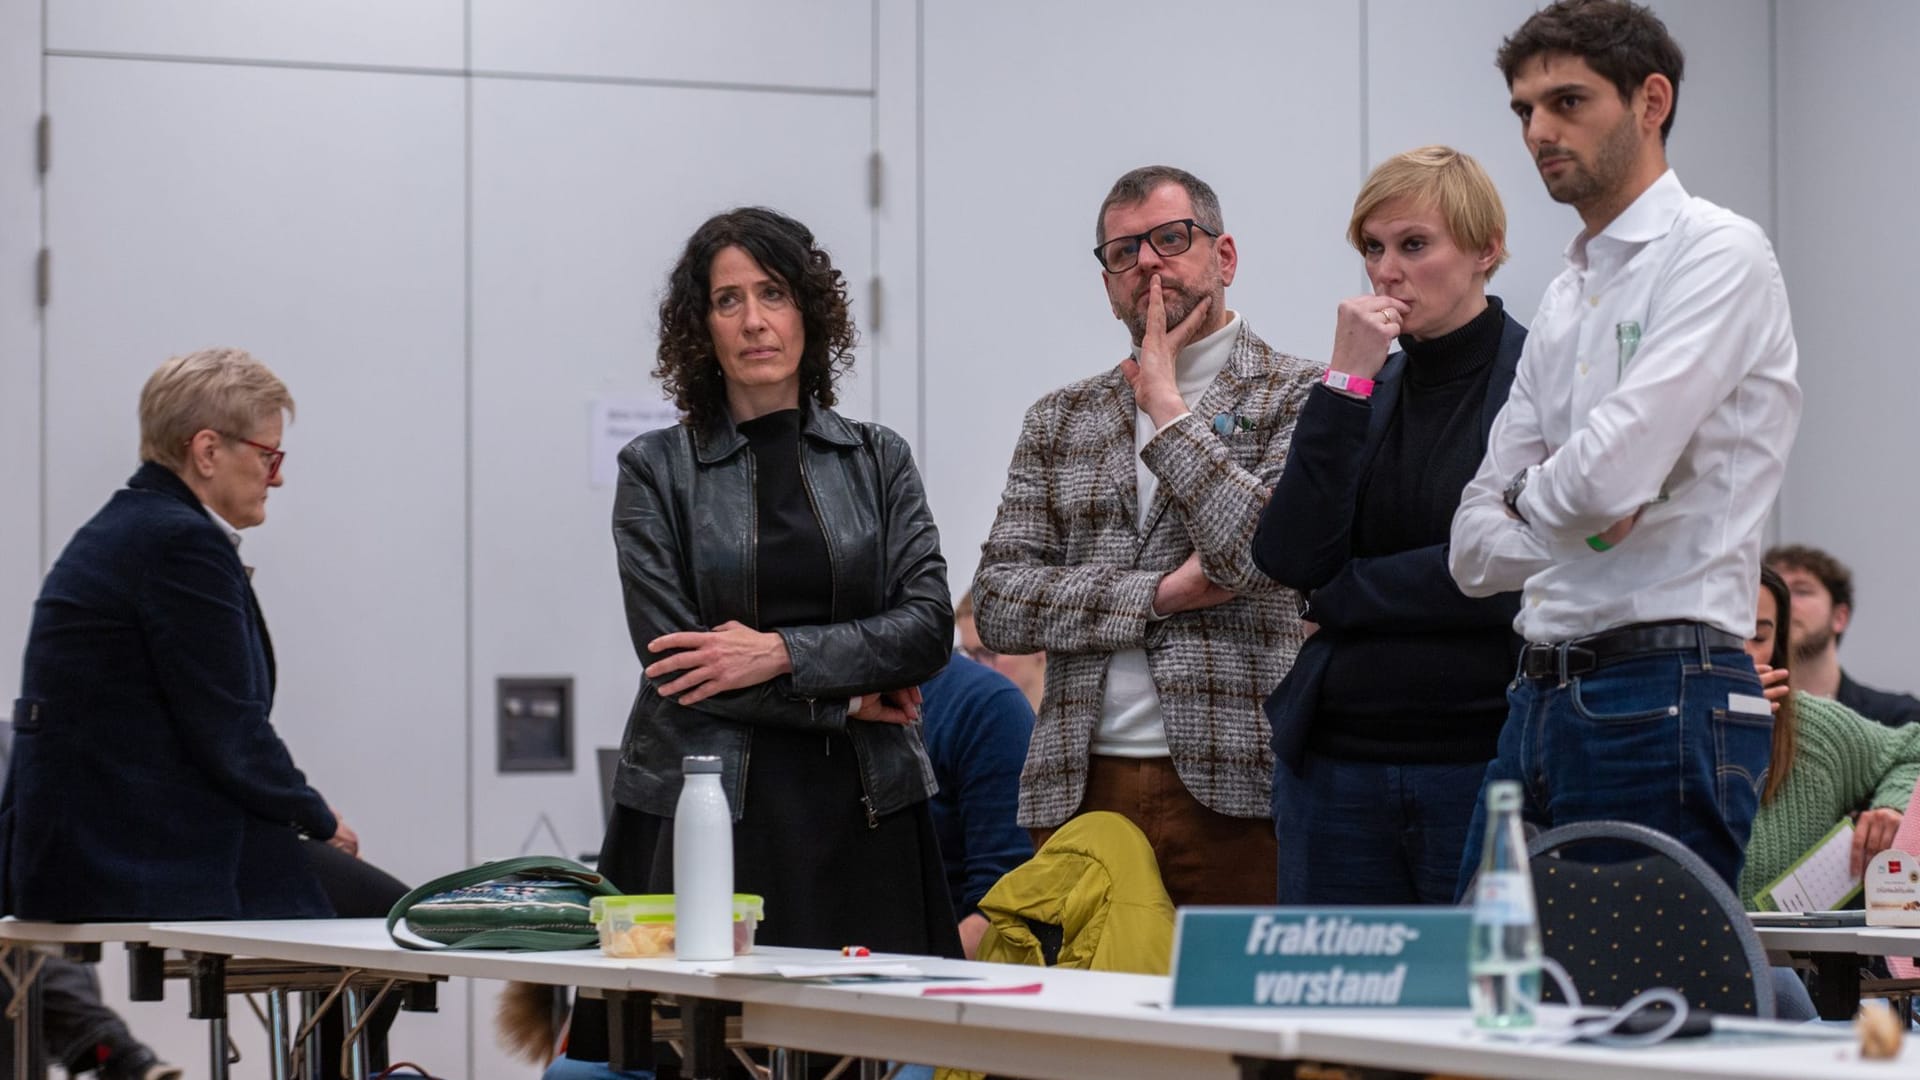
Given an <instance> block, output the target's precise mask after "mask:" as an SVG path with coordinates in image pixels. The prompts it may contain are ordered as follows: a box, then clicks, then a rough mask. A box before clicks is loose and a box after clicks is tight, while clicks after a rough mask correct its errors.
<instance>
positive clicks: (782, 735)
mask: <svg viewBox="0 0 1920 1080" xmlns="http://www.w3.org/2000/svg"><path fill="white" fill-rule="evenodd" d="M850 722H851V723H862V722H863V721H858V720H855V721H850ZM860 798H861V786H860V773H859V766H858V762H857V759H856V758H855V757H854V750H853V744H852V742H851V741H850V740H849V739H848V738H847V736H846V735H845V734H843V733H831V734H830V733H825V732H818V731H793V730H788V729H783V728H756V729H754V731H753V743H752V750H751V752H750V754H749V756H748V768H747V777H746V797H745V802H744V805H743V806H742V808H741V809H742V814H741V816H740V819H739V820H738V821H736V822H735V823H734V826H733V867H734V869H733V888H734V891H735V892H741V893H754V894H757V895H759V896H761V897H764V898H765V900H766V918H765V920H764V921H763V922H761V924H760V929H759V932H758V934H757V936H756V938H755V941H756V942H757V943H758V944H762V945H790V946H797V947H801V948H813V949H838V948H840V947H842V946H845V945H864V946H866V947H867V948H869V949H872V950H873V951H874V952H895V953H912V954H916V955H921V956H945V957H951V958H955V959H957V958H959V957H960V955H961V950H960V936H959V931H958V928H957V927H956V925H955V920H954V914H953V904H952V901H951V900H950V899H949V898H948V895H947V885H946V871H945V868H944V867H943V865H942V863H941V861H940V846H939V842H938V841H937V840H935V838H934V831H933V818H932V816H931V814H930V813H929V811H928V808H927V803H926V802H924V801H922V802H918V803H915V804H913V805H912V806H909V807H907V808H905V809H903V810H900V811H898V812H896V813H893V814H888V815H886V816H884V817H880V818H878V819H876V820H875V821H874V822H872V823H871V824H870V823H869V822H868V821H867V814H866V808H865V807H864V806H863V805H862V804H861V802H860ZM600 871H601V873H603V874H605V875H607V877H608V879H610V880H611V881H612V882H613V883H614V885H616V886H618V887H619V888H620V890H621V891H622V892H629V893H670V892H672V891H673V820H672V819H671V818H664V817H658V816H656V815H653V814H649V813H645V812H643V811H640V810H633V809H629V808H627V807H624V806H622V807H616V808H615V809H614V812H613V818H612V820H611V821H609V822H608V823H607V836H606V840H605V843H604V844H603V845H602V847H601V850H600Z"/></svg>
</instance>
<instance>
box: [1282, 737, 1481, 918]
mask: <svg viewBox="0 0 1920 1080" xmlns="http://www.w3.org/2000/svg"><path fill="white" fill-rule="evenodd" d="M1486 769H1487V766H1486V763H1485V762H1480V761H1476V762H1472V763H1469V764H1465V765H1394V764H1383V763H1379V762H1371V761H1346V760H1342V759H1339V758H1330V757H1325V756H1323V755H1319V754H1315V753H1312V752H1311V751H1309V752H1308V753H1307V754H1306V755H1305V757H1304V758H1303V759H1302V761H1301V763H1300V771H1299V772H1298V773H1295V772H1294V771H1293V770H1291V769H1288V768H1287V767H1286V766H1284V765H1282V766H1280V767H1279V768H1277V769H1275V770H1274V778H1273V826H1274V831H1275V833H1276V834H1277V835H1278V837H1279V840H1280V875H1279V877H1280V902H1281V903H1282V904H1369V905H1379V904H1450V903H1452V902H1453V897H1454V892H1455V886H1456V884H1457V881H1456V878H1457V877H1458V875H1459V872H1460V853H1461V851H1462V850H1463V849H1464V848H1465V846H1466V840H1467V825H1468V822H1469V821H1470V820H1471V819H1472V817H1473V808H1474V806H1475V804H1476V803H1477V802H1478V800H1479V798H1480V778H1481V776H1482V774H1484V773H1485V772H1486Z"/></svg>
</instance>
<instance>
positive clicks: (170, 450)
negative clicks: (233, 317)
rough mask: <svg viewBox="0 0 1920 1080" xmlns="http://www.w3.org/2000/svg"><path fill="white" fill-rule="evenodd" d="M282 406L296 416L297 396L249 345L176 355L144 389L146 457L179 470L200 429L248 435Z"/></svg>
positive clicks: (142, 420) (143, 447) (142, 432)
mask: <svg viewBox="0 0 1920 1080" xmlns="http://www.w3.org/2000/svg"><path fill="white" fill-rule="evenodd" d="M282 410H284V411H285V412H286V414H287V415H288V416H289V417H291V416H292V415H293V395H292V394H289V393H288V392H287V387H286V384H285V383H283V382H281V381H280V379H279V378H278V377H277V376H275V375H274V373H273V372H272V371H270V370H268V369H267V365H265V364H263V363H261V362H260V361H258V360H255V359H254V358H253V356H252V355H251V354H250V353H248V352H247V351H246V350H245V349H202V350H200V351H199V352H195V353H188V354H187V355H185V356H176V357H174V358H172V359H171V360H168V361H167V362H166V363H164V364H161V365H160V367H159V368H158V369H157V370H156V371H154V373H153V375H152V376H151V377H149V378H148V379H147V385H146V387H145V389H143V390H141V391H140V460H142V461H151V462H154V463H155V464H158V465H165V466H166V467H168V468H170V469H174V470H176V471H177V470H179V469H181V468H183V467H185V465H186V463H187V444H188V443H189V442H191V441H192V440H193V437H194V436H195V435H196V434H198V433H200V432H202V431H206V430H209V429H211V430H213V431H217V432H220V433H221V434H223V435H228V436H232V437H235V438H245V437H246V436H248V435H250V434H252V433H253V431H254V429H255V428H256V427H258V426H259V425H260V423H261V422H263V421H264V420H265V419H266V418H267V417H269V416H272V415H274V414H275V413H278V412H280V411H282Z"/></svg>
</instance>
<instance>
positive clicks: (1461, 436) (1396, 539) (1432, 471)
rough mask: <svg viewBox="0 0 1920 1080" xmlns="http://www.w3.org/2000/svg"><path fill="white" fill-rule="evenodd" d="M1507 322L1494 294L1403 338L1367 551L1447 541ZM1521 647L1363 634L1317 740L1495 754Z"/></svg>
mask: <svg viewBox="0 0 1920 1080" xmlns="http://www.w3.org/2000/svg"><path fill="white" fill-rule="evenodd" d="M1505 326H1506V320H1505V317H1504V314H1503V312H1502V310H1501V303H1500V299H1499V297H1494V296H1490V297H1488V298H1487V308H1486V310H1485V311H1483V312H1481V313H1480V314H1479V315H1476V316H1474V317H1473V318H1472V319H1471V320H1469V321H1468V322H1467V323H1466V324H1465V325H1464V326H1461V327H1460V328H1459V329H1457V330H1454V331H1453V332H1452V333H1449V334H1445V335H1442V336H1441V337H1437V338H1432V339H1430V340H1427V341H1414V340H1412V339H1411V338H1407V337H1402V338H1401V339H1400V347H1401V348H1402V349H1403V350H1404V351H1405V352H1406V354H1407V364H1406V368H1405V372H1404V374H1402V375H1401V377H1400V393H1399V395H1398V397H1397V398H1396V399H1395V402H1394V406H1393V410H1394V411H1393V415H1392V416H1391V417H1390V418H1388V421H1387V428H1386V431H1385V433H1384V434H1383V435H1382V437H1381V441H1380V446H1379V450H1378V452H1377V453H1376V454H1375V455H1374V458H1373V462H1372V464H1371V465H1370V466H1368V468H1367V471H1366V474H1365V476H1364V477H1363V478H1362V480H1361V484H1360V492H1359V500H1358V505H1357V506H1356V508H1355V513H1354V522H1353V554H1354V555H1355V556H1356V557H1359V558H1367V557H1374V556H1382V555H1393V554H1398V553H1399V552H1403V551H1410V550H1413V549H1415V548H1423V547H1428V546H1431V545H1434V544H1444V543H1446V542H1447V538H1448V535H1449V533H1450V532H1451V530H1452V527H1453V513H1454V510H1455V509H1457V508H1458V507H1459V505H1460V493H1461V491H1462V490H1463V489H1465V487H1466V486H1467V484H1468V482H1469V481H1471V480H1472V479H1473V474H1474V473H1475V472H1476V471H1477V470H1478V469H1479V467H1480V459H1481V457H1482V456H1483V455H1484V454H1485V453H1486V445H1485V439H1484V437H1483V436H1482V434H1481V431H1482V428H1481V411H1482V409H1484V408H1485V406H1486V400H1487V383H1488V380H1489V379H1490V378H1491V377H1492V374H1493V361H1494V357H1495V356H1496V355H1498V353H1499V349H1500V337H1501V333H1502V331H1503V330H1504V329H1505ZM1513 647H1514V642H1513V637H1512V635H1511V634H1510V633H1509V632H1508V631H1507V630H1505V629H1495V630H1484V631H1466V630H1461V631H1452V632H1449V633H1446V634H1408V633H1392V632H1378V633H1370V634H1356V635H1353V636H1351V637H1350V638H1349V639H1347V640H1343V641H1342V642H1341V647H1340V648H1338V649H1336V650H1335V652H1334V654H1333V657H1332V659H1331V661H1330V663H1329V665H1328V669H1327V677H1326V682H1325V683H1323V684H1322V687H1321V695H1320V710H1319V714H1318V717H1317V722H1316V723H1315V725H1314V731H1313V734H1312V736H1311V741H1312V744H1313V746H1314V748H1315V749H1316V750H1319V751H1321V752H1323V753H1327V754H1330V755H1332V756H1335V757H1347V758H1358V759H1362V760H1396V761H1408V760H1414V761H1419V760H1427V761H1467V760H1474V759H1476V758H1483V757H1490V756H1492V754H1493V749H1494V742H1495V740H1496V739H1497V738H1498V736H1499V731H1500V725H1501V724H1502V723H1503V722H1504V720H1505V718H1506V714H1507V705H1506V684H1507V680H1508V679H1509V678H1510V677H1511V676H1512V674H1513Z"/></svg>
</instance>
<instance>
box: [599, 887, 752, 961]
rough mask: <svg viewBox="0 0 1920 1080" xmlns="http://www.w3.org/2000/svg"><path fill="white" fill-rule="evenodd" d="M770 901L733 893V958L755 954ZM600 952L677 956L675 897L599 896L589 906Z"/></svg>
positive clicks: (625, 956) (624, 955) (626, 955)
mask: <svg viewBox="0 0 1920 1080" xmlns="http://www.w3.org/2000/svg"><path fill="white" fill-rule="evenodd" d="M765 912H766V902H765V901H764V900H762V899H761V898H760V897H758V896H754V895H752V894H750V893H734V894H733V955H735V956H744V955H746V954H747V953H750V952H752V951H753V936H754V931H755V930H756V929H757V928H758V927H759V925H760V920H761V919H762V918H763V917H765ZM589 915H590V918H591V919H592V920H593V925H594V928H595V929H597V930H598V931H599V932H600V951H601V952H603V953H605V954H606V955H608V956H613V957H619V958H621V959H625V960H640V959H647V958H650V957H661V956H668V957H670V956H672V955H673V896H672V895H671V894H669V893H650V894H647V895H644V896H596V897H594V898H593V899H592V901H591V902H590V904H589Z"/></svg>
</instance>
